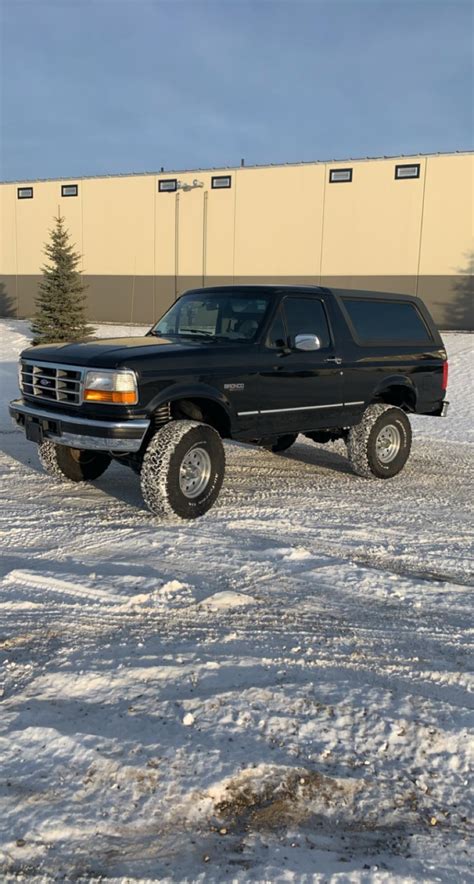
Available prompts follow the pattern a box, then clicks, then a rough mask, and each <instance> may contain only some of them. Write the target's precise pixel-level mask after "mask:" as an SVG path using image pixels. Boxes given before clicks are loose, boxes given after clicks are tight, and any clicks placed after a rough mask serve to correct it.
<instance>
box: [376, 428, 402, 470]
mask: <svg viewBox="0 0 474 884" xmlns="http://www.w3.org/2000/svg"><path fill="white" fill-rule="evenodd" d="M400 446H401V436H400V430H399V429H398V427H396V426H394V424H388V426H386V427H383V429H382V430H380V433H379V434H378V436H377V438H376V440H375V450H376V452H377V457H378V459H379V461H380V462H381V463H391V462H392V460H395V458H396V456H397V454H398V452H399V451H400Z"/></svg>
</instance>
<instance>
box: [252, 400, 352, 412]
mask: <svg viewBox="0 0 474 884" xmlns="http://www.w3.org/2000/svg"><path fill="white" fill-rule="evenodd" d="M343 405H344V403H343V402H330V403H329V404H328V405H300V406H298V408H262V410H261V411H260V414H278V413H280V412H282V411H314V410H315V409H317V408H342V406H343Z"/></svg>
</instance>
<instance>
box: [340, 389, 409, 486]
mask: <svg viewBox="0 0 474 884" xmlns="http://www.w3.org/2000/svg"><path fill="white" fill-rule="evenodd" d="M410 449H411V426H410V421H409V420H408V418H407V416H406V414H405V412H404V411H402V410H401V409H400V408H396V407H395V406H393V405H383V404H382V403H380V404H377V405H370V406H369V407H368V408H367V409H366V410H365V412H364V416H363V418H362V420H361V422H360V423H359V424H357V426H355V427H351V429H350V430H349V434H348V438H347V451H348V455H349V460H350V462H351V464H352V466H353V468H354V471H355V472H356V473H357V474H358V475H359V476H365V477H366V478H369V479H370V478H377V479H391V478H392V476H396V475H397V473H399V472H400V470H402V469H403V467H404V466H405V464H406V462H407V460H408V457H409V454H410Z"/></svg>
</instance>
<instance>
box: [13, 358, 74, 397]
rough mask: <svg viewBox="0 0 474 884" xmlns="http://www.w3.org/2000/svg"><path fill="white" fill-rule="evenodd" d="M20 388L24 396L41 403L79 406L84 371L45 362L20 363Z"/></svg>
mask: <svg viewBox="0 0 474 884" xmlns="http://www.w3.org/2000/svg"><path fill="white" fill-rule="evenodd" d="M20 370H21V388H22V391H23V393H24V394H25V396H32V397H34V398H35V399H41V400H42V401H43V402H63V403H64V404H65V405H80V404H81V400H82V379H83V373H84V370H83V369H81V368H74V367H73V366H68V365H54V364H51V365H49V364H47V363H46V362H29V361H28V362H22V363H21V369H20Z"/></svg>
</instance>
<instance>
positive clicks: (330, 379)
mask: <svg viewBox="0 0 474 884" xmlns="http://www.w3.org/2000/svg"><path fill="white" fill-rule="evenodd" d="M298 335H313V336H314V335H316V336H317V338H318V339H319V344H320V347H319V349H317V350H310V351H305V350H299V349H297V347H296V345H295V342H296V337H297V336H298ZM264 347H265V351H266V354H267V356H266V359H265V361H266V362H267V365H268V369H264V370H263V371H262V373H261V375H260V396H259V400H260V409H259V410H260V422H261V431H262V434H263V435H265V434H269V435H274V434H278V433H290V432H303V431H305V430H315V429H319V428H321V427H331V426H333V427H335V426H337V422H338V420H340V417H341V413H342V411H343V408H342V368H341V359H340V356H339V355H338V353H337V349H336V346H335V341H334V336H333V334H332V330H331V327H330V323H329V319H328V313H327V310H326V306H325V303H324V296H323V294H321V295H318V296H314V295H309V294H308V295H304V294H301V295H300V294H298V295H293V294H292V295H288V296H286V297H285V298H283V300H282V302H281V305H280V308H279V311H278V313H277V315H276V316H275V318H274V320H273V323H272V325H271V327H270V330H269V333H268V335H267V339H266V342H265V344H264Z"/></svg>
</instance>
